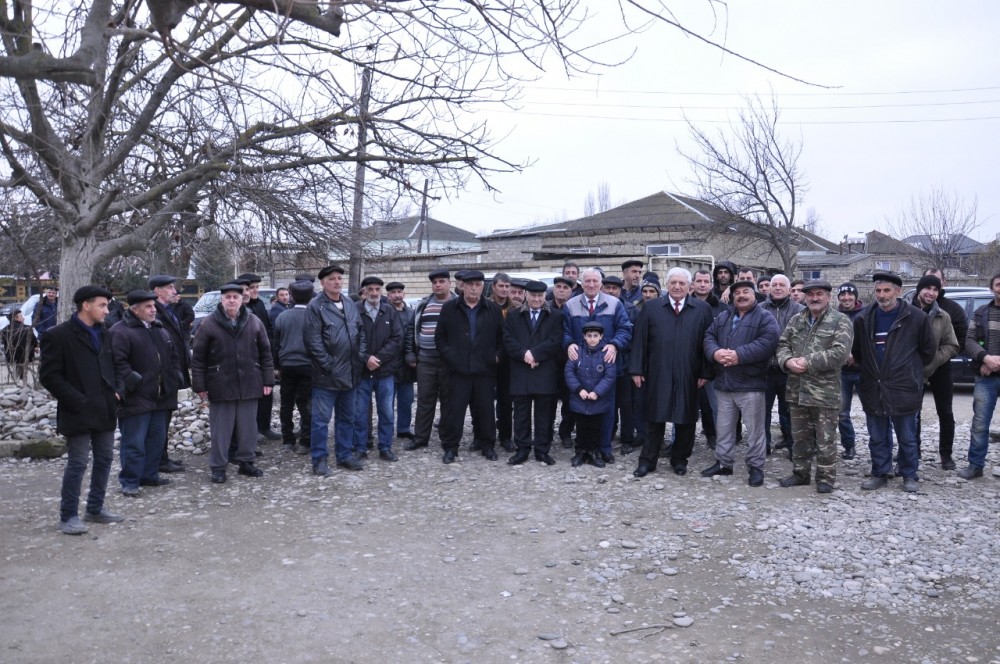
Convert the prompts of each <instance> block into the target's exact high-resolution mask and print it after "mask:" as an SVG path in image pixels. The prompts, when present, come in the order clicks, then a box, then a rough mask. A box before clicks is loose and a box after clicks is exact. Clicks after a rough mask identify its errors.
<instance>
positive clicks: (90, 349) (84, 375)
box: [38, 314, 118, 436]
mask: <svg viewBox="0 0 1000 664" xmlns="http://www.w3.org/2000/svg"><path fill="white" fill-rule="evenodd" d="M98 327H99V328H100V329H99V331H98V338H99V339H100V350H94V344H93V342H92V337H91V335H90V333H89V332H87V330H85V329H84V325H83V323H82V322H81V321H80V319H79V318H77V316H76V314H73V316H72V317H71V318H70V319H69V320H68V321H66V322H65V323H61V324H59V325H56V326H55V327H53V328H52V329H50V330H49V331H48V332H46V333H45V335H44V336H43V337H42V339H41V344H42V360H41V364H40V366H39V369H38V378H39V380H40V381H41V383H42V385H43V386H44V387H45V389H47V390H48V391H49V392H51V393H52V396H54V397H55V398H56V401H58V406H57V408H56V430H57V431H58V432H59V433H61V434H62V435H64V436H78V435H81V434H89V433H92V432H95V431H114V430H115V423H116V417H115V411H116V410H117V407H118V403H117V397H116V395H115V366H114V359H113V358H112V355H111V341H110V339H109V338H108V332H107V330H106V329H104V326H103V325H100V326H98Z"/></svg>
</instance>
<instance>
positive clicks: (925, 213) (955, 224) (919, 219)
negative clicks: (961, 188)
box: [886, 188, 980, 270]
mask: <svg viewBox="0 0 1000 664" xmlns="http://www.w3.org/2000/svg"><path fill="white" fill-rule="evenodd" d="M978 208H979V204H978V201H977V200H976V197H973V198H972V200H966V199H965V198H963V197H961V196H959V195H958V194H957V193H955V192H951V193H949V192H947V191H944V190H943V189H938V188H934V189H931V190H930V191H928V192H923V193H921V194H918V195H914V196H913V197H912V198H910V203H909V205H908V206H906V207H904V208H902V209H900V210H899V211H898V212H897V213H896V215H895V216H894V217H890V218H888V219H887V220H886V223H887V225H888V227H889V229H890V234H891V235H892V236H893V237H897V238H901V239H902V241H903V242H904V243H905V244H907V245H908V246H910V247H912V249H913V251H912V253H911V254H910V258H911V259H912V260H913V262H914V263H915V266H916V267H918V268H920V269H921V270H925V269H927V268H929V267H936V268H939V269H944V268H946V267H955V268H964V267H965V263H966V262H967V260H968V259H969V258H970V257H971V255H972V254H973V253H974V252H973V251H972V250H973V249H975V248H976V247H978V243H977V242H975V241H973V240H972V239H971V237H970V236H971V235H972V234H973V233H974V232H975V230H976V229H977V228H979V223H980V222H979V215H978Z"/></svg>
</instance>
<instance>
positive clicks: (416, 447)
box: [403, 440, 427, 452]
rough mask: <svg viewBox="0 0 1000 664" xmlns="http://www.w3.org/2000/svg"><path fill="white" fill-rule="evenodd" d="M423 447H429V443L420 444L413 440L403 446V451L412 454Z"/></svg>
mask: <svg viewBox="0 0 1000 664" xmlns="http://www.w3.org/2000/svg"><path fill="white" fill-rule="evenodd" d="M421 447H427V443H418V442H417V441H415V440H411V441H410V442H408V443H407V444H406V445H404V446H403V449H404V450H406V451H407V452H412V451H413V450H419V449H420V448H421Z"/></svg>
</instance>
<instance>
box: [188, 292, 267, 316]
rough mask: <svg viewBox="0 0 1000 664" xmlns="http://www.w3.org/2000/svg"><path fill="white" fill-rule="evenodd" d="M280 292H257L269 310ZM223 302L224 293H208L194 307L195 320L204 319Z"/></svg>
mask: <svg viewBox="0 0 1000 664" xmlns="http://www.w3.org/2000/svg"><path fill="white" fill-rule="evenodd" d="M277 292H278V289H277V288H261V289H260V290H259V291H257V298H258V299H259V300H261V301H262V302H263V303H264V305H265V306H267V308H268V309H270V308H271V298H272V297H274V295H275V294H276V293H277ZM221 301H222V292H221V291H217V290H213V291H207V292H206V293H205V294H204V295H202V296H201V297H199V298H198V301H197V302H195V305H194V319H195V320H198V319H199V318H204V317H205V316H207V315H209V314H210V313H212V312H213V311H215V307H217V306H218V305H219V302H221Z"/></svg>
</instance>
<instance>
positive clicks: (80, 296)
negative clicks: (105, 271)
mask: <svg viewBox="0 0 1000 664" xmlns="http://www.w3.org/2000/svg"><path fill="white" fill-rule="evenodd" d="M95 297H106V298H108V299H109V300H110V299H111V297H112V295H111V291H109V290H108V289H107V288H101V287H100V286H80V287H79V288H77V289H76V292H75V293H73V304H80V303H82V302H86V301H87V300H92V299H93V298H95Z"/></svg>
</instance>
